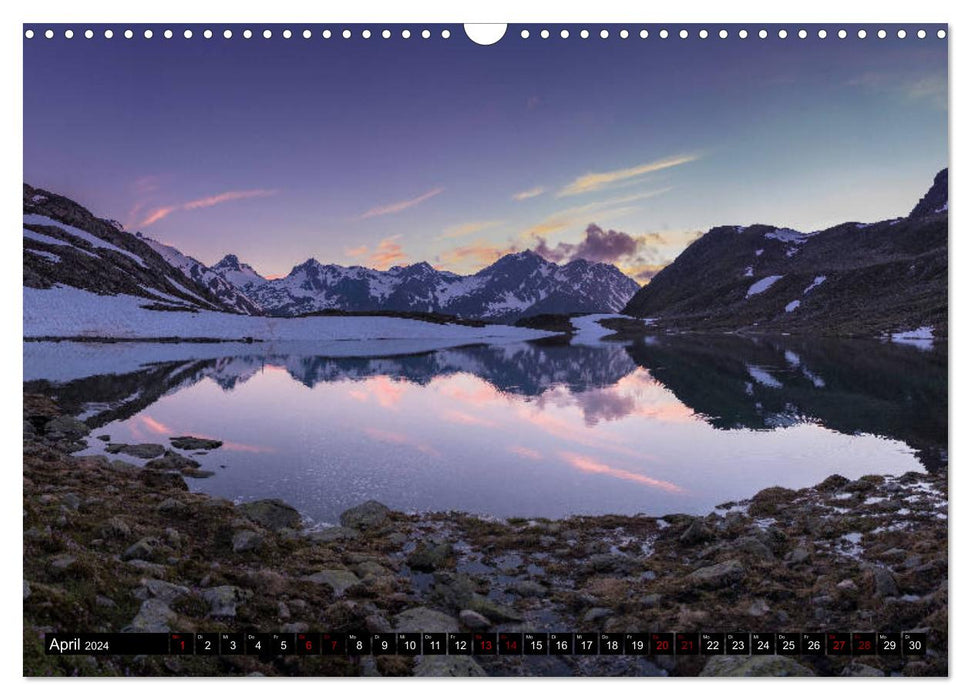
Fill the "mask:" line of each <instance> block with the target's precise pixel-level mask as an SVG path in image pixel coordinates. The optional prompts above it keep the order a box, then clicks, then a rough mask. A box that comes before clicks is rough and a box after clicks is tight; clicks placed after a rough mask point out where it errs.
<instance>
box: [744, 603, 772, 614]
mask: <svg viewBox="0 0 971 700" xmlns="http://www.w3.org/2000/svg"><path fill="white" fill-rule="evenodd" d="M770 610H771V608H769V604H768V603H766V602H765V600H763V599H762V598H759V599H758V600H756V601H754V602H753V603H752V604H751V605H749V606H748V610H746V611H745V612H747V613H748V614H749V615H751V616H752V617H762V616H763V615H767V614H769V612H770Z"/></svg>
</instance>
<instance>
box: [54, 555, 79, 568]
mask: <svg viewBox="0 0 971 700" xmlns="http://www.w3.org/2000/svg"><path fill="white" fill-rule="evenodd" d="M76 562H77V557H72V556H71V555H70V554H61V555H59V556H56V557H54V558H53V559H51V561H50V568H51V570H53V571H57V572H60V571H66V570H67V569H70V568H71V567H72V566H74V564H75V563H76Z"/></svg>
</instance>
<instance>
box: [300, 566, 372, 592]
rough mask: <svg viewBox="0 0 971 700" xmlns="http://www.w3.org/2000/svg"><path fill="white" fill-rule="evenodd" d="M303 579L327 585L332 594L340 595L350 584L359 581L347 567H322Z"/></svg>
mask: <svg viewBox="0 0 971 700" xmlns="http://www.w3.org/2000/svg"><path fill="white" fill-rule="evenodd" d="M303 580H304V581H310V582H312V583H317V584H321V585H324V586H329V587H330V589H331V590H332V591H334V595H336V596H338V597H340V596H342V595H344V591H346V590H347V589H348V588H350V587H351V586H356V585H357V584H359V583H360V582H361V579H359V578H358V577H357V576H355V575H354V574H353V573H352V572H350V571H348V570H347V569H324V570H323V571H318V572H317V573H315V574H311V575H309V576H304V577H303Z"/></svg>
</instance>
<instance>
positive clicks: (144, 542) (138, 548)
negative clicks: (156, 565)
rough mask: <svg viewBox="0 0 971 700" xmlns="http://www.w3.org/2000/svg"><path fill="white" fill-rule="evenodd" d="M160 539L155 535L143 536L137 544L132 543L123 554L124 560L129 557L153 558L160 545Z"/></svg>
mask: <svg viewBox="0 0 971 700" xmlns="http://www.w3.org/2000/svg"><path fill="white" fill-rule="evenodd" d="M158 544H159V543H158V540H157V539H156V538H154V537H143V538H142V539H140V540H138V542H136V543H135V544H133V545H131V546H130V547H129V548H128V549H126V550H125V551H124V553H123V554H122V555H121V558H122V560H127V559H151V558H152V555H153V554H154V553H155V549H156V548H157V547H158Z"/></svg>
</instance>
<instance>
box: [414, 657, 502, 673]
mask: <svg viewBox="0 0 971 700" xmlns="http://www.w3.org/2000/svg"><path fill="white" fill-rule="evenodd" d="M485 675H486V672H485V670H484V669H483V668H482V667H481V666H480V665H479V664H478V663H476V662H475V660H474V659H473V658H472V657H471V656H422V657H419V659H418V663H416V664H415V676H417V677H420V678H443V677H483V676H485Z"/></svg>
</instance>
